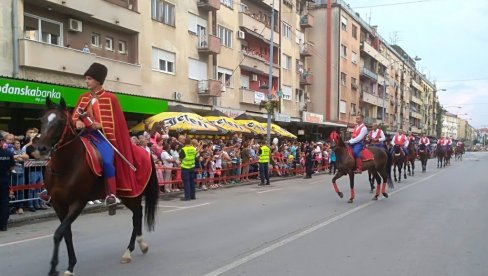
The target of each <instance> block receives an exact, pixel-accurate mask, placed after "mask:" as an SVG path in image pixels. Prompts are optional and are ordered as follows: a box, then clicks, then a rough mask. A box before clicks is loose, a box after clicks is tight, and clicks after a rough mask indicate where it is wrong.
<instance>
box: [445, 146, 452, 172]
mask: <svg viewBox="0 0 488 276" xmlns="http://www.w3.org/2000/svg"><path fill="white" fill-rule="evenodd" d="M451 157H452V147H451V146H446V149H445V150H444V167H445V166H447V165H451Z"/></svg>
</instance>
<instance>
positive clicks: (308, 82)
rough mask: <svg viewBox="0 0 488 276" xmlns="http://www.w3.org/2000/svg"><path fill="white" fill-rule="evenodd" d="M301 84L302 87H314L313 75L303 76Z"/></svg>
mask: <svg viewBox="0 0 488 276" xmlns="http://www.w3.org/2000/svg"><path fill="white" fill-rule="evenodd" d="M300 84H301V85H312V84H313V75H312V74H302V75H301V76H300Z"/></svg>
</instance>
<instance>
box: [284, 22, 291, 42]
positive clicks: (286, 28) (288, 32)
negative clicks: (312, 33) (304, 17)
mask: <svg viewBox="0 0 488 276" xmlns="http://www.w3.org/2000/svg"><path fill="white" fill-rule="evenodd" d="M283 37H286V38H288V39H291V26H290V25H288V24H286V23H285V22H283Z"/></svg>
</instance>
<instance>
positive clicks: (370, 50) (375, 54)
mask: <svg viewBox="0 0 488 276" xmlns="http://www.w3.org/2000/svg"><path fill="white" fill-rule="evenodd" d="M361 51H363V52H365V53H366V54H368V55H369V56H370V57H372V58H373V59H375V60H377V61H378V62H379V63H381V64H383V65H384V66H386V67H389V66H390V62H389V61H388V58H386V57H385V56H383V55H382V54H381V53H380V52H378V50H376V49H375V48H373V46H371V45H370V44H368V43H367V42H366V41H363V42H361Z"/></svg>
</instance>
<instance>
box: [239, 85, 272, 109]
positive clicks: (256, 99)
mask: <svg viewBox="0 0 488 276" xmlns="http://www.w3.org/2000/svg"><path fill="white" fill-rule="evenodd" d="M239 92H240V97H239V101H240V102H241V103H245V104H255V105H259V104H260V103H261V101H264V100H266V95H265V94H264V93H263V92H258V91H253V90H249V89H247V88H241V89H240V90H239Z"/></svg>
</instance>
